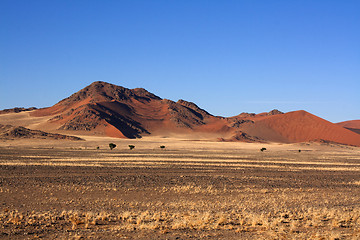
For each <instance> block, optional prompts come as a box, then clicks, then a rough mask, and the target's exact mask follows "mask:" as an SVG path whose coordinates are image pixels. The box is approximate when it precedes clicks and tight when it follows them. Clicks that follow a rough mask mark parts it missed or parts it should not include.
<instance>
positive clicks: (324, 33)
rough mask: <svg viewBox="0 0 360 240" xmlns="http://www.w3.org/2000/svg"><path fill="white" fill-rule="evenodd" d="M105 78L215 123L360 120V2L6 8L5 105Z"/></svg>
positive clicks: (43, 102)
mask: <svg viewBox="0 0 360 240" xmlns="http://www.w3.org/2000/svg"><path fill="white" fill-rule="evenodd" d="M98 80H102V81H106V82H110V83H113V84H116V85H120V86H124V87H127V88H135V87H143V88H145V89H147V90H148V91H150V92H153V93H155V94H156V95H158V96H160V97H162V98H168V99H171V100H174V101H177V100H178V99H179V98H182V99H185V100H188V101H192V102H195V103H196V104H198V105H199V106H200V107H202V108H204V109H206V110H207V111H209V112H210V113H212V114H214V115H221V116H233V115H237V114H239V113H241V112H255V113H259V112H264V111H270V110H272V109H274V108H277V109H279V110H281V111H284V112H287V111H293V110H300V109H303V110H306V111H309V112H311V113H313V114H315V115H318V116H320V117H322V118H325V119H327V120H329V121H332V122H339V121H345V120H351V119H360V1H358V0H353V1H352V0H344V1H341V0H337V1H333V0H301V1H298V0H273V1H269V0H247V1H242V0H234V1H231V0H227V1H220V0H217V1H215V0H203V1H202V0H181V1H171V0H166V1H165V0H164V1H160V0H159V1H158V0H152V1H150V0H143V1H138V0H127V1H122V0H114V1H110V0H104V1H100V0H97V1H93V0H51V1H49V0H32V1H30V0H0V109H3V108H12V107H21V106H23V107H30V106H36V107H46V106H51V105H53V104H55V103H57V102H58V101H60V100H61V99H63V98H65V97H68V96H69V95H70V94H72V93H74V92H76V91H78V90H80V89H81V88H83V87H85V86H87V85H88V84H90V83H92V82H93V81H98Z"/></svg>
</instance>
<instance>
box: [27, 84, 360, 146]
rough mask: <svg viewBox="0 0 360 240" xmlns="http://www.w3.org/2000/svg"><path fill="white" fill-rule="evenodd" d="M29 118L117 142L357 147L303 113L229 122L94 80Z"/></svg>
mask: <svg viewBox="0 0 360 240" xmlns="http://www.w3.org/2000/svg"><path fill="white" fill-rule="evenodd" d="M30 114H31V115H32V116H34V117H41V116H49V117H51V118H50V120H49V121H48V123H47V124H49V125H51V126H53V127H54V128H55V127H56V128H57V129H58V130H64V131H75V132H87V133H93V134H98V135H107V136H112V137H120V138H140V137H142V136H146V135H158V136H168V135H173V134H175V135H176V134H181V135H186V136H189V137H193V138H196V137H198V138H208V139H219V140H221V141H248V142H254V141H255V142H256V141H257V142H266V141H270V142H280V143H293V142H307V141H315V140H316V139H322V140H324V141H331V142H338V143H342V144H348V145H354V146H360V135H359V134H356V133H354V132H352V131H350V130H348V129H345V128H343V127H341V126H338V125H336V124H333V123H331V122H329V121H326V120H324V119H322V118H319V117H317V116H315V115H313V114H311V113H308V112H306V111H304V110H299V111H293V112H288V113H283V112H280V111H279V110H276V109H274V110H272V111H270V112H265V113H260V114H253V113H241V114H239V115H236V116H233V117H227V118H226V117H219V116H214V115H212V114H210V113H209V112H207V111H206V110H204V109H202V108H200V107H199V106H197V105H196V104H195V103H192V102H188V101H186V100H182V99H180V100H178V101H176V102H175V101H172V100H168V99H162V98H161V97H159V96H157V95H155V94H153V93H150V92H148V91H147V90H145V89H144V88H134V89H128V88H125V87H122V86H117V85H114V84H110V83H106V82H102V81H97V82H94V83H92V84H90V85H89V86H86V87H85V88H83V89H81V90H79V91H78V92H76V93H74V94H72V95H71V96H69V97H67V98H65V99H63V100H61V101H59V102H58V103H56V104H55V105H53V106H51V107H48V108H42V109H37V110H34V111H32V112H30Z"/></svg>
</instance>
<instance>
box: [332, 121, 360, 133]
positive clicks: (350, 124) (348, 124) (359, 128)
mask: <svg viewBox="0 0 360 240" xmlns="http://www.w3.org/2000/svg"><path fill="white" fill-rule="evenodd" d="M337 125H339V126H342V127H344V128H346V129H349V130H350V131H353V132H355V133H357V134H360V120H350V121H345V122H339V123H337Z"/></svg>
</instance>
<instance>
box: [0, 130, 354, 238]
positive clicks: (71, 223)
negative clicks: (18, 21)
mask: <svg viewBox="0 0 360 240" xmlns="http://www.w3.org/2000/svg"><path fill="white" fill-rule="evenodd" d="M81 137H82V138H84V139H85V140H86V141H69V140H51V139H16V140H2V141H1V142H0V238H1V239H37V238H40V239H359V238H360V149H359V148H358V147H352V146H346V145H337V144H330V143H326V144H325V143H295V144H280V143H244V142H215V141H208V140H201V139H200V140H189V139H182V138H181V137H177V138H175V137H174V138H172V137H167V138H162V137H151V136H148V137H143V138H142V139H119V138H111V137H96V136H81ZM111 142H112V143H114V144H116V145H117V147H116V148H114V149H113V150H110V149H109V143H111ZM128 145H134V146H135V148H134V149H133V150H130V149H129V147H128ZM160 146H165V148H160ZM261 148H266V150H264V151H260V149H261ZM299 150H300V151H299Z"/></svg>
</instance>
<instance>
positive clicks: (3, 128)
mask: <svg viewBox="0 0 360 240" xmlns="http://www.w3.org/2000/svg"><path fill="white" fill-rule="evenodd" d="M17 138H41V139H64V140H72V141H79V140H83V139H81V138H79V137H74V136H68V135H63V134H57V133H47V132H43V131H40V130H31V129H28V128H25V127H22V126H12V125H2V124H0V139H17Z"/></svg>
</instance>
